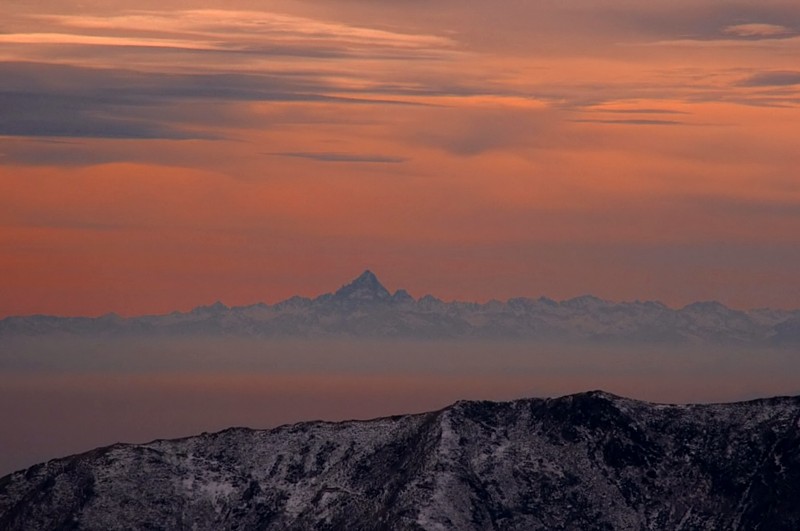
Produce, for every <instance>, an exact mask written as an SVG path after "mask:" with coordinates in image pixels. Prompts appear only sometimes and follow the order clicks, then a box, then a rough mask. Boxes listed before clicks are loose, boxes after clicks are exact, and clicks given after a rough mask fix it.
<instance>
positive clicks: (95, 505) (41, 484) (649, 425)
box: [0, 392, 800, 531]
mask: <svg viewBox="0 0 800 531" xmlns="http://www.w3.org/2000/svg"><path fill="white" fill-rule="evenodd" d="M798 500H800V397H795V398H773V399H767V400H757V401H752V402H743V403H735V404H721V405H691V406H675V405H672V406H668V405H655V404H648V403H644V402H637V401H633V400H629V399H624V398H620V397H616V396H613V395H609V394H606V393H602V392H590V393H583V394H578V395H572V396H567V397H563V398H557V399H529V400H517V401H514V402H507V403H492V402H458V403H456V404H454V405H453V406H451V407H448V408H446V409H444V410H441V411H435V412H432V413H425V414H417V415H406V416H397V417H391V418H383V419H377V420H372V421H362V422H355V421H354V422H340V423H325V422H313V423H304V424H295V425H291V426H284V427H280V428H277V429H273V430H268V431H257V430H249V429H229V430H225V431H222V432H219V433H214V434H203V435H200V436H197V437H190V438H186V439H179V440H171V441H154V442H152V443H149V444H140V445H125V444H118V445H114V446H110V447H107V448H100V449H97V450H94V451H91V452H88V453H85V454H81V455H76V456H72V457H67V458H65V459H57V460H53V461H50V462H48V463H46V464H42V465H38V466H34V467H32V468H30V469H28V470H24V471H21V472H17V473H15V474H11V475H9V476H6V477H5V478H2V479H0V529H4V530H9V531H11V530H31V529H36V530H50V529H86V530H103V531H109V530H116V529H166V530H173V529H175V530H178V529H196V530H214V531H218V530H233V529H265V530H271V529H275V530H279V529H280V530H283V529H298V530H299V529H302V530H306V529H348V530H350V529H399V530H403V529H431V530H433V529H453V530H471V529H476V530H477V529H480V530H483V529H525V530H531V529H543V530H544V529H546V530H551V529H607V530H620V529H626V530H627V529H636V530H638V529H670V530H671V529H726V530H728V529H741V530H752V529H764V530H770V531H777V530H787V531H788V530H792V531H796V530H797V529H800V503H798Z"/></svg>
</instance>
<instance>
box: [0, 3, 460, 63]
mask: <svg viewBox="0 0 800 531" xmlns="http://www.w3.org/2000/svg"><path fill="white" fill-rule="evenodd" d="M31 18H33V19H35V20H36V21H37V22H38V23H39V24H45V25H49V26H50V28H51V29H52V31H51V32H40V33H6V34H4V35H0V42H5V43H18V44H31V45H33V44H43V45H49V44H72V45H91V46H107V47H139V48H165V49H167V48H172V49H177V50H190V51H206V52H219V51H224V52H238V53H241V54H246V55H247V54H250V55H252V54H256V55H267V56H269V57H274V56H276V55H291V56H307V57H354V58H373V59H374V58H383V59H390V58H397V59H407V60H412V59H426V58H442V57H444V56H446V55H447V54H448V51H449V50H452V49H453V48H454V47H455V44H456V43H455V42H454V41H453V40H452V39H450V38H449V37H444V36H439V35H431V34H418V33H401V32H395V31H388V30H384V29H377V28H372V27H366V26H358V25H352V24H343V23H337V22H330V21H325V20H319V19H314V18H308V17H302V16H294V15H287V14H280V13H272V12H267V11H241V10H225V9H204V10H175V11H144V10H139V11H128V12H123V13H122V14H109V15H106V16H99V15H94V16H92V15H86V14H82V15H38V16H32V17H31ZM109 33H113V35H109ZM143 33H144V34H145V35H146V36H142V34H143Z"/></svg>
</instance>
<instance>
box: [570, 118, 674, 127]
mask: <svg viewBox="0 0 800 531" xmlns="http://www.w3.org/2000/svg"><path fill="white" fill-rule="evenodd" d="M570 121H571V122H575V123H590V124H613V125H682V124H685V122H680V121H677V120H650V119H644V118H632V119H629V120H604V119H600V118H578V119H574V120H570Z"/></svg>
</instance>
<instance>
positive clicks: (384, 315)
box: [0, 270, 800, 345]
mask: <svg viewBox="0 0 800 531" xmlns="http://www.w3.org/2000/svg"><path fill="white" fill-rule="evenodd" d="M59 333H62V334H63V333H66V334H72V335H76V334H77V335H82V334H89V335H91V334H99V335H112V336H113V335H123V336H129V335H142V334H144V335H179V336H185V335H243V336H254V337H263V338H280V337H305V338H330V337H350V338H359V337H366V338H417V339H420V338H421V339H436V338H467V339H476V338H484V339H502V338H508V339H523V340H544V341H564V340H567V341H582V340H590V341H610V342H615V341H621V342H640V343H690V344H691V343H700V344H703V343H723V344H745V345H787V344H788V345H797V344H800V310H794V311H790V310H770V309H755V310H748V311H744V310H734V309H731V308H728V307H727V306H725V305H723V304H721V303H719V302H716V301H699V302H695V303H691V304H687V305H686V306H684V307H683V308H680V309H673V308H670V307H668V306H666V305H664V304H663V303H660V302H658V301H644V302H642V301H634V302H613V301H608V300H603V299H600V298H598V297H594V296H591V295H584V296H581V297H574V298H572V299H567V300H564V301H554V300H552V299H549V298H546V297H540V298H537V299H533V298H525V297H514V298H510V299H507V300H506V301H498V300H490V301H487V302H485V303H478V302H463V301H450V302H446V301H443V300H441V299H438V298H436V297H434V296H433V295H425V296H422V297H419V298H414V297H413V296H411V295H410V294H409V293H408V292H407V291H406V290H404V289H398V290H396V291H395V292H394V293H391V292H390V291H389V290H388V289H386V288H385V287H384V286H383V284H382V283H381V282H380V280H379V279H378V277H377V276H376V275H375V274H374V273H372V272H371V271H370V270H366V271H365V272H364V273H362V274H361V275H360V276H358V277H357V278H356V279H354V280H353V281H351V282H349V283H347V284H344V285H342V286H341V287H340V288H339V289H337V290H336V291H334V292H330V293H325V294H322V295H319V296H317V297H315V298H309V297H300V296H293V297H290V298H288V299H285V300H283V301H280V302H278V303H275V304H272V305H270V304H266V303H256V304H252V305H247V306H234V307H228V306H226V305H225V304H223V303H222V302H220V301H217V302H215V303H213V304H210V305H205V306H198V307H196V308H194V309H192V310H190V311H188V312H172V313H169V314H163V315H143V316H137V317H127V318H124V317H120V316H118V315H116V314H106V315H104V316H101V317H97V318H91V317H58V316H44V315H34V316H14V317H7V318H5V319H2V320H0V337H4V336H5V337H9V336H41V335H50V334H59Z"/></svg>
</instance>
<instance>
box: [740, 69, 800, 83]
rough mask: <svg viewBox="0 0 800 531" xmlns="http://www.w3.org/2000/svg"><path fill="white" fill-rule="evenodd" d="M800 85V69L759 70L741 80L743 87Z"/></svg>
mask: <svg viewBox="0 0 800 531" xmlns="http://www.w3.org/2000/svg"><path fill="white" fill-rule="evenodd" d="M791 85H800V71H793V70H782V71H776V72H759V73H757V74H753V75H752V76H750V77H748V78H746V79H744V80H742V81H741V82H739V86H742V87H785V86H791Z"/></svg>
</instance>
